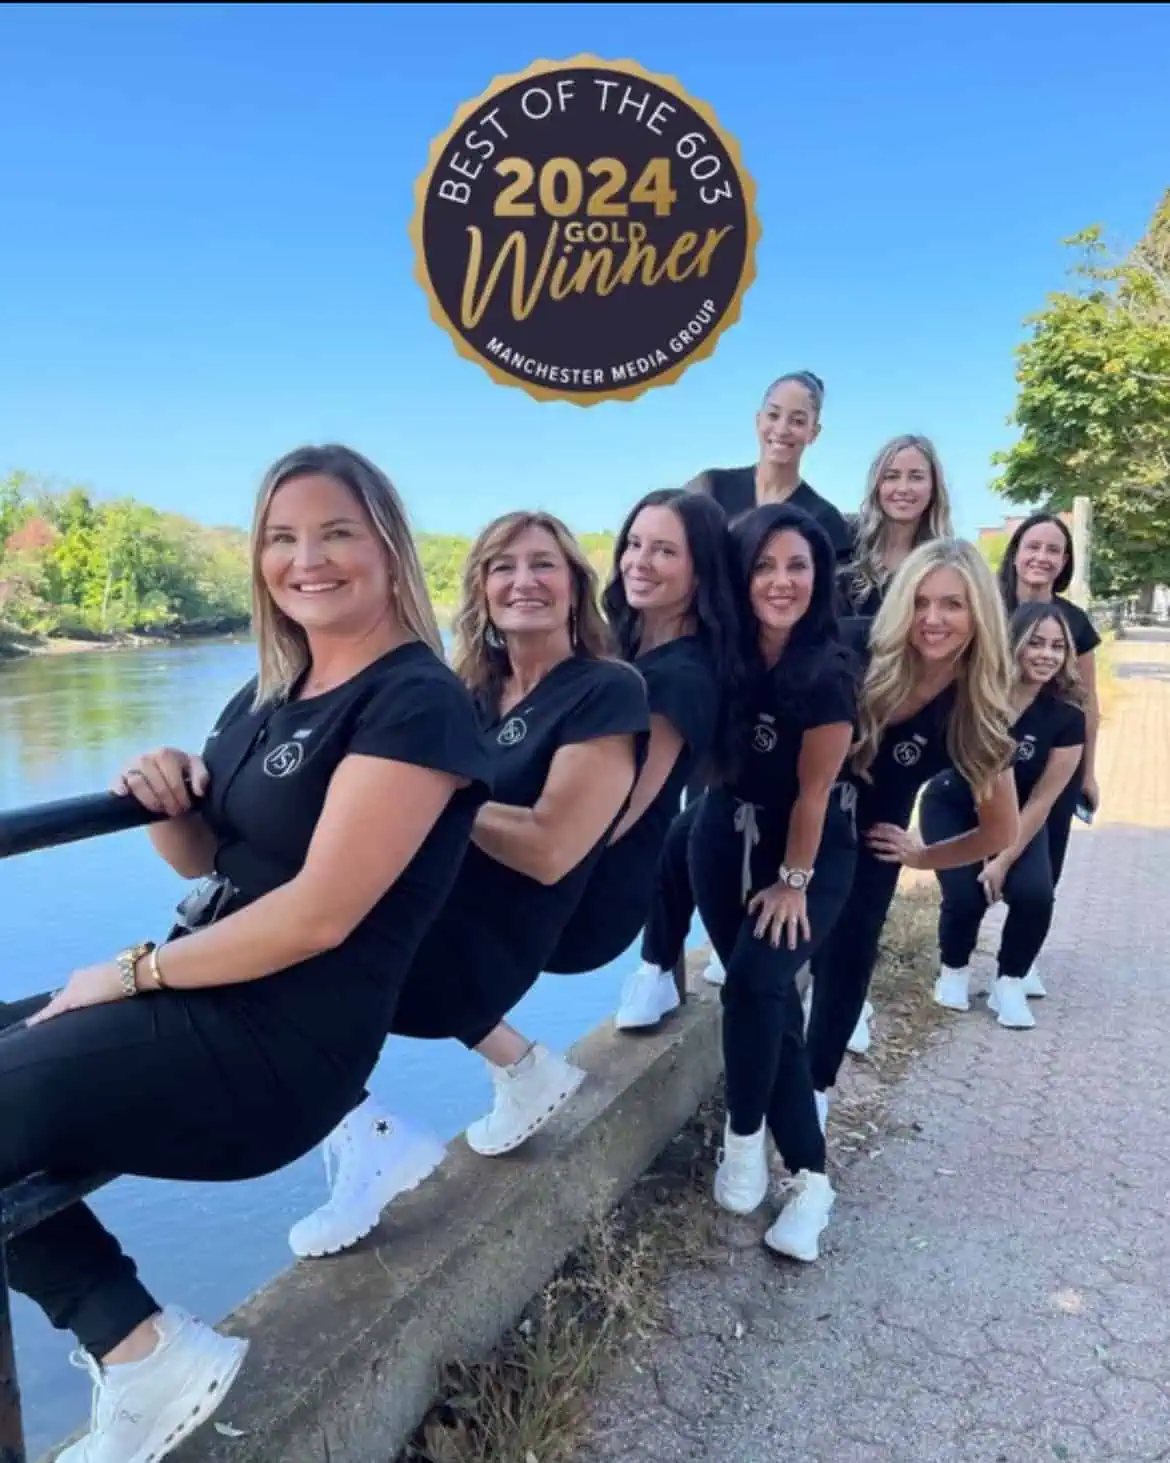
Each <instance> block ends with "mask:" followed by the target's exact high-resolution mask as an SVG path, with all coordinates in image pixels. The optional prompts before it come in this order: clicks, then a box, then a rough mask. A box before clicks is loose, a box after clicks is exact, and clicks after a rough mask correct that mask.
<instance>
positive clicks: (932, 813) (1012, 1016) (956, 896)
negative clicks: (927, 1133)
mask: <svg viewBox="0 0 1170 1463" xmlns="http://www.w3.org/2000/svg"><path fill="white" fill-rule="evenodd" d="M1009 628H1010V632H1011V639H1012V659H1013V662H1014V665H1015V673H1016V674H1015V683H1014V685H1013V687H1012V692H1011V698H1012V705H1013V706H1014V708H1015V710H1016V712H1017V718H1018V719H1017V720H1016V723H1015V725H1014V726H1013V727H1012V735H1013V737H1014V738H1015V740H1016V754H1015V762H1014V766H1013V772H1014V775H1015V780H1016V795H1017V797H1018V799H1019V804H1020V830H1019V832H1018V833H1017V834H1016V837H1015V839H1014V840H1013V842H1012V844H1011V846H1010V847H1008V848H1005V849H1004V850H1003V851H1002V852H1001V853H998V854H996V856H995V857H994V858H991V859H988V860H987V861H986V863H984V864H982V865H980V864H966V865H964V866H963V867H962V868H958V869H949V870H946V871H943V872H941V873H940V874H939V875H938V881H939V884H940V885H941V887H942V909H941V912H940V914H939V922H938V940H939V953H940V957H941V969H940V972H939V977H938V980H937V981H936V983H935V987H934V998H935V1000H936V1001H937V1002H938V1004H939V1005H940V1006H946V1007H948V1008H949V1009H951V1010H953V1011H966V1010H967V1009H968V1007H969V1004H970V970H969V965H970V961H971V956H972V954H973V953H974V951H975V942H976V940H977V939H978V938H979V926H980V925H981V924H982V923H983V916H984V915H985V914H986V913H987V911H988V909H989V908H990V906H991V905H993V904H996V903H998V902H999V901H1000V900H1002V901H1003V902H1004V903H1005V904H1006V905H1007V909H1008V916H1007V920H1006V921H1005V922H1004V927H1003V935H1002V938H1001V939H1000V944H999V956H998V978H997V980H996V982H995V986H994V988H993V990H992V993H991V999H990V1002H989V1004H990V1005H991V1008H992V1010H993V1011H995V1013H996V1015H997V1017H998V1019H999V1024H1000V1025H1001V1026H1007V1027H1014V1028H1016V1029H1021V1030H1027V1029H1029V1028H1031V1027H1033V1026H1034V1025H1035V1024H1036V1022H1035V1019H1034V1018H1033V1016H1032V1013H1031V1012H1030V1011H1029V1009H1028V997H1029V996H1030V995H1043V994H1044V989H1043V987H1040V988H1039V989H1037V988H1036V986H1035V985H1034V984H1032V983H1030V976H1029V972H1030V971H1031V970H1032V969H1033V967H1034V965H1035V963H1036V957H1037V956H1038V955H1039V954H1040V950H1041V947H1042V946H1043V944H1044V941H1045V939H1046V938H1047V936H1048V929H1049V926H1050V925H1051V923H1052V910H1053V905H1054V903H1055V899H1056V892H1055V883H1056V881H1055V878H1054V876H1053V859H1052V829H1051V826H1050V823H1049V817H1050V814H1051V812H1052V809H1053V807H1054V805H1055V804H1056V802H1057V800H1058V799H1059V798H1060V797H1061V796H1062V795H1063V793H1064V790H1065V788H1066V787H1067V786H1068V785H1069V783H1070V782H1071V781H1072V780H1073V778H1074V776H1075V774H1076V770H1077V767H1078V766H1079V764H1080V761H1081V754H1082V752H1083V751H1084V747H1085V712H1084V704H1085V690H1084V687H1083V686H1082V685H1081V680H1080V677H1079V676H1078V674H1077V662H1076V646H1075V644H1074V642H1073V635H1072V630H1071V629H1070V628H1069V625H1068V622H1067V621H1066V619H1065V618H1064V615H1063V614H1062V613H1061V611H1060V610H1059V609H1057V608H1056V606H1055V605H1053V604H1051V603H1050V602H1046V601H1044V600H1025V601H1024V603H1023V604H1021V605H1020V606H1019V607H1018V608H1017V609H1016V612H1015V614H1014V615H1013V616H1012V619H1011V625H1010V627H1009ZM920 818H921V822H922V831H923V834H924V836H925V837H927V838H929V839H930V840H931V841H932V842H938V841H939V840H940V839H944V838H953V837H955V836H956V835H957V834H962V833H965V832H966V831H967V830H968V829H969V828H970V827H971V826H972V824H973V823H974V822H975V809H974V807H973V805H972V800H971V792H970V789H969V788H968V787H967V786H966V784H965V783H963V782H962V781H961V779H959V778H958V777H956V776H955V774H954V773H953V772H946V773H944V774H943V775H942V776H941V777H939V778H936V779H935V781H934V782H933V783H931V785H930V786H929V787H928V788H927V790H926V793H925V795H924V797H923V799H922V808H921V812H920Z"/></svg>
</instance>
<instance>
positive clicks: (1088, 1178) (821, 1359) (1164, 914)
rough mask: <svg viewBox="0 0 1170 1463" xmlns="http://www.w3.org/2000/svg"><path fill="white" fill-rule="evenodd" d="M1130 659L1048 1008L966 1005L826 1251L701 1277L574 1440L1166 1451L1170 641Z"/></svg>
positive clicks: (910, 1092) (922, 1457)
mask: <svg viewBox="0 0 1170 1463" xmlns="http://www.w3.org/2000/svg"><path fill="white" fill-rule="evenodd" d="M1118 660H1119V661H1120V663H1121V672H1122V675H1123V677H1124V685H1125V688H1126V692H1127V694H1126V695H1125V696H1124V697H1123V699H1122V700H1121V702H1120V704H1119V705H1118V706H1117V707H1116V709H1115V710H1114V712H1113V716H1112V719H1111V721H1110V723H1109V725H1108V726H1107V728H1106V730H1105V733H1104V738H1103V744H1102V747H1101V751H1100V780H1101V784H1102V792H1103V799H1104V807H1103V809H1102V813H1101V817H1100V819H1099V821H1098V823H1097V825H1096V826H1095V827H1094V828H1093V829H1092V830H1091V831H1085V832H1078V833H1076V834H1075V835H1074V838H1073V843H1072V848H1071V850H1070V857H1069V866H1068V870H1067V873H1066V878H1065V883H1064V885H1063V886H1062V889H1061V895H1060V899H1059V902H1058V912H1057V919H1056V924H1055V928H1054V930H1053V933H1052V936H1051V939H1050V942H1049V945H1048V947H1047V950H1046V952H1045V954H1044V956H1043V957H1042V967H1041V968H1042V970H1043V972H1044V974H1045V977H1046V979H1047V981H1048V986H1049V992H1050V996H1049V999H1048V1000H1047V1001H1043V1002H1039V1003H1038V1004H1037V1006H1036V1016H1037V1026H1036V1029H1035V1030H1034V1031H1031V1032H1008V1031H1003V1030H1001V1029H1000V1028H999V1027H997V1026H996V1025H995V1024H994V1021H993V1019H992V1018H991V1017H990V1016H989V1015H988V1014H987V1012H986V1010H985V1009H984V1007H983V1003H982V1002H977V1003H975V1005H974V1006H973V1009H972V1011H971V1013H970V1014H969V1015H967V1016H957V1017H955V1018H954V1021H953V1024H952V1026H951V1028H950V1030H949V1031H948V1032H947V1034H945V1035H944V1036H943V1037H942V1038H941V1039H940V1040H939V1041H938V1042H937V1043H935V1044H934V1045H933V1046H932V1047H931V1048H930V1050H929V1051H928V1052H927V1054H926V1055H925V1056H924V1057H923V1059H922V1060H921V1061H920V1062H919V1063H918V1065H917V1066H916V1068H915V1069H914V1071H913V1073H912V1075H911V1076H910V1077H909V1078H908V1079H907V1080H906V1081H905V1082H904V1083H903V1084H902V1086H901V1088H900V1089H899V1091H898V1094H897V1096H896V1098H895V1102H894V1117H895V1119H896V1128H895V1132H894V1135H893V1136H891V1137H888V1138H885V1139H883V1140H882V1144H881V1147H880V1151H877V1152H876V1153H875V1155H874V1156H873V1157H871V1158H868V1159H862V1160H860V1161H859V1162H857V1163H856V1164H855V1165H854V1166H853V1167H852V1169H851V1170H850V1172H849V1173H848V1175H847V1177H846V1179H845V1182H844V1185H843V1188H842V1190H841V1191H840V1193H839V1195H838V1199H837V1206H836V1211H835V1215H834V1219H833V1223H832V1225H831V1227H830V1230H829V1231H828V1233H827V1235H826V1244H825V1248H824V1253H823V1258H822V1261H821V1263H820V1264H819V1265H818V1266H815V1267H810V1268H804V1267H798V1266H795V1265H790V1264H787V1263H785V1262H783V1261H778V1260H776V1259H775V1258H773V1257H771V1256H769V1255H768V1254H767V1253H766V1252H765V1251H764V1250H763V1249H762V1247H760V1246H759V1245H758V1244H757V1243H756V1238H755V1236H754V1234H752V1233H750V1232H748V1233H746V1234H745V1239H746V1241H747V1243H746V1245H745V1248H743V1249H742V1250H739V1251H737V1252H736V1256H735V1263H734V1264H733V1265H732V1266H731V1267H730V1268H729V1269H726V1270H721V1271H719V1272H718V1273H714V1272H712V1273H707V1272H702V1273H697V1274H690V1275H686V1276H684V1277H681V1278H680V1281H679V1282H678V1284H677V1286H676V1287H675V1289H674V1293H673V1294H672V1295H671V1298H670V1301H671V1315H672V1327H671V1333H670V1335H669V1336H666V1337H662V1338H658V1339H656V1340H655V1341H654V1342H653V1343H652V1344H651V1345H649V1346H648V1347H647V1348H646V1350H645V1351H644V1353H643V1354H641V1355H635V1356H634V1357H633V1358H631V1360H630V1361H629V1362H628V1363H626V1364H625V1365H624V1366H623V1368H622V1370H621V1372H620V1373H619V1374H617V1375H615V1376H614V1377H613V1378H612V1379H611V1380H610V1381H609V1383H608V1384H607V1386H606V1389H605V1391H604V1394H603V1396H602V1398H601V1399H600V1402H599V1415H598V1418H597V1423H598V1427H597V1432H596V1435H595V1439H594V1441H593V1442H592V1443H591V1444H590V1446H589V1447H588V1448H587V1449H585V1450H583V1451H582V1453H581V1454H580V1463H668V1460H675V1459H707V1458H710V1459H712V1460H715V1459H716V1458H718V1459H720V1460H727V1463H786V1460H800V1463H1054V1460H1059V1463H1139V1460H1141V1463H1151V1460H1157V1459H1166V1460H1170V1305H1168V1304H1167V1297H1168V1292H1170V1203H1168V1198H1170V1002H1168V1001H1167V994H1168V972H1167V962H1166V955H1165V952H1166V950H1167V948H1168V946H1170V645H1167V644H1165V643H1160V642H1159V641H1158V640H1157V638H1156V637H1154V636H1149V637H1146V638H1136V639H1132V640H1129V641H1127V642H1125V643H1123V645H1122V646H1120V647H1119V650H1118ZM831 1137H832V1127H831V1125H830V1139H831ZM763 1228H764V1221H762V1220H761V1222H760V1224H759V1230H760V1233H761V1234H762V1231H763Z"/></svg>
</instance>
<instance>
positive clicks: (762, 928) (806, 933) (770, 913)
mask: <svg viewBox="0 0 1170 1463" xmlns="http://www.w3.org/2000/svg"><path fill="white" fill-rule="evenodd" d="M748 913H749V914H754V915H755V916H756V939H757V940H769V939H770V940H771V942H772V946H773V948H774V949H779V948H780V940H781V938H782V937H783V935H784V932H785V931H787V932H788V948H789V949H790V950H795V949H796V947H797V945H799V943H800V941H801V940H802V939H804V940H811V939H812V931H811V929H810V928H809V923H808V899H807V897H806V895H805V892H804V890H803V889H790V888H789V887H788V885H787V884H781V883H775V884H772V885H771V886H770V887H769V888H767V889H761V890H760V892H759V893H758V894H757V895H755V897H754V898H753V899H752V900H751V901H750V902H749V903H748Z"/></svg>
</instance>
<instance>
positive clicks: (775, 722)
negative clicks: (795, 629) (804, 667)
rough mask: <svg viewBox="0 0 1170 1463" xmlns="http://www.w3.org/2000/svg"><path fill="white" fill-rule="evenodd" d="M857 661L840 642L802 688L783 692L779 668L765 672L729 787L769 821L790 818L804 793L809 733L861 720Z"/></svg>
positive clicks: (734, 795)
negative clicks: (804, 759) (802, 762)
mask: <svg viewBox="0 0 1170 1463" xmlns="http://www.w3.org/2000/svg"><path fill="white" fill-rule="evenodd" d="M856 719H857V667H856V665H855V664H854V663H853V662H852V661H851V660H849V659H846V657H845V656H843V655H841V654H840V653H839V652H838V651H837V650H836V648H830V649H829V650H827V651H826V652H825V654H824V657H823V660H822V662H821V664H820V665H818V666H817V667H816V668H815V670H813V671H812V672H811V673H810V674H809V675H808V677H807V678H802V680H801V682H800V683H799V689H798V690H795V691H788V692H786V693H785V694H784V696H783V699H781V697H780V696H779V695H778V693H777V688H776V682H775V671H770V672H768V673H766V674H765V675H763V676H762V677H761V678H760V680H759V682H758V685H757V688H756V697H755V715H754V717H753V719H752V725H751V730H750V732H749V734H748V735H749V743H748V746H747V748H746V749H745V750H744V752H743V754H742V756H741V759H740V767H739V771H738V772H737V774H736V776H735V778H734V780H733V781H731V782H730V783H728V784H725V785H724V790H725V791H726V792H728V793H730V794H731V796H732V797H735V798H738V799H739V800H740V801H741V802H745V803H754V804H755V805H756V807H758V808H761V809H763V811H764V814H765V816H766V818H767V820H768V822H769V823H776V822H780V823H783V824H785V825H786V824H787V820H788V817H789V815H790V814H791V812H792V807H793V804H794V803H795V802H796V799H797V797H798V796H799V794H800V779H799V775H798V773H799V767H800V750H801V743H802V741H803V740H804V734H805V732H807V731H812V730H813V729H814V728H816V727H819V726H832V725H833V724H834V723H836V722H842V721H844V722H849V723H850V724H851V725H854V726H856Z"/></svg>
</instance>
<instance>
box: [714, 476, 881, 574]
mask: <svg viewBox="0 0 1170 1463" xmlns="http://www.w3.org/2000/svg"><path fill="white" fill-rule="evenodd" d="M687 486H688V488H689V489H690V490H691V492H693V493H705V494H706V495H707V496H708V497H709V498H714V499H715V501H716V503H718V504H719V506H720V507H721V508H722V509H723V511H724V512H725V513H726V514H727V516H728V518H729V519H731V518H736V517H738V516H739V514H741V513H746V512H747V510H748V509H749V508H755V507H756V506H757V504H756V469H755V467H712V468H708V470H707V471H706V472H701V473H700V474H699V476H698V477H697V478H694V479H693V480H692V481H691V482H690V483H688V484H687ZM785 501H786V502H787V503H790V504H791V505H792V507H793V508H800V509H801V510H802V511H803V512H805V513H807V514H808V515H809V516H810V517H811V518H815V519H816V521H817V522H818V523H819V524H820V526H821V527H822V528H823V529H824V530H825V532H826V533H827V534H828V536H829V542H830V543H831V544H832V545H833V552H834V553H835V554H836V556H837V559H838V560H839V561H841V562H843V561H844V560H846V559H848V558H849V557H850V556H851V554H852V552H853V534H852V532H851V531H850V528H849V525H848V524H847V523H846V521H845V519H844V518H843V517H842V515H841V513H840V511H839V510H838V509H837V508H835V507H834V506H833V504H832V503H830V502H829V500H828V499H827V498H822V497H821V495H820V493H818V492H817V491H816V490H815V489H814V488H811V487H809V485H808V483H806V482H805V481H804V479H803V478H801V480H800V482H799V483H798V484H797V486H796V491H795V492H794V493H793V494H792V496H791V497H789V498H787V499H786V500H785Z"/></svg>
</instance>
